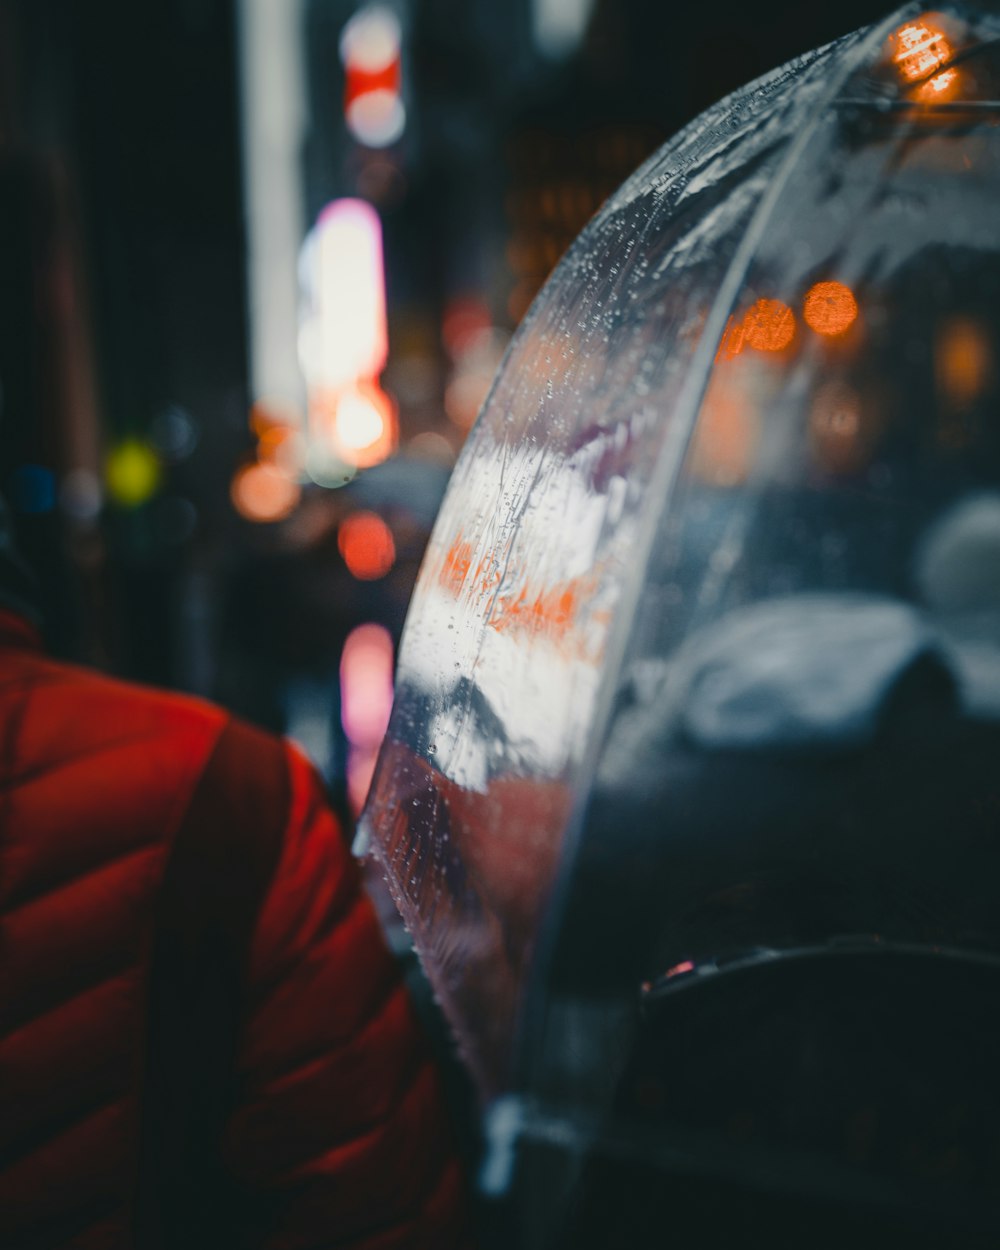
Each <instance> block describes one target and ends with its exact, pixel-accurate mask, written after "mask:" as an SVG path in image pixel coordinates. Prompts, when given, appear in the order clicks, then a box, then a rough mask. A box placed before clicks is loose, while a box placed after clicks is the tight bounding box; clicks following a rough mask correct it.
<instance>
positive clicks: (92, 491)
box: [59, 468, 104, 522]
mask: <svg viewBox="0 0 1000 1250" xmlns="http://www.w3.org/2000/svg"><path fill="white" fill-rule="evenodd" d="M103 499H104V495H103V491H102V490H101V481H100V478H99V477H98V476H97V474H96V473H95V472H94V471H93V470H92V469H83V468H80V469H70V471H69V472H68V473H67V474H66V476H65V477H64V478H63V480H62V482H61V483H60V486H59V505H60V507H61V508H62V510H63V512H65V513H66V515H67V516H68V517H72V519H73V520H74V521H83V522H86V521H93V520H95V519H96V518H97V516H98V515H99V513H100V511H101V504H102V503H103Z"/></svg>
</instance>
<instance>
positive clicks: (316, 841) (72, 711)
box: [0, 613, 465, 1250]
mask: <svg viewBox="0 0 1000 1250" xmlns="http://www.w3.org/2000/svg"><path fill="white" fill-rule="evenodd" d="M231 725H232V722H231V721H230V720H229V718H228V717H227V715H226V714H225V713H224V712H222V711H221V710H219V709H217V708H214V707H212V706H210V705H207V704H204V703H200V702H198V701H195V700H192V699H188V698H182V697H179V696H174V695H168V694H160V693H154V692H151V691H148V690H143V689H139V688H136V687H133V686H130V685H126V684H124V683H120V682H116V681H112V680H109V679H107V678H104V677H101V676H98V675H96V674H92V673H89V672H87V671H85V670H82V669H76V668H73V667H70V666H67V665H64V664H60V663H55V662H52V661H50V660H48V659H46V658H45V657H44V656H43V655H42V654H41V652H40V650H39V648H38V645H37V640H36V639H35V638H34V635H33V633H32V631H31V629H30V627H28V626H26V625H24V624H23V623H21V622H19V621H18V619H17V618H15V617H12V616H10V615H8V614H4V613H0V1246H2V1247H3V1248H4V1250H15V1248H17V1247H24V1248H25V1250H27V1248H29V1247H30V1248H32V1250H34V1248H35V1247H42V1246H46V1247H50V1246H51V1247H55V1246H59V1247H73V1248H74V1250H85V1248H86V1250H91V1248H92V1250H98V1248H99V1247H100V1248H101V1250H112V1248H115V1250H119V1248H122V1250H124V1248H125V1247H134V1246H146V1245H152V1244H154V1243H157V1244H160V1245H162V1244H166V1240H167V1239H164V1238H163V1237H162V1236H158V1235H156V1234H155V1229H154V1230H153V1231H143V1228H144V1225H143V1218H142V1208H143V1205H144V1203H145V1199H144V1198H143V1196H142V1195H143V1192H144V1189H143V1186H144V1185H145V1187H146V1189H147V1190H148V1189H150V1188H152V1189H153V1190H155V1189H156V1188H157V1185H158V1183H159V1179H160V1178H159V1177H158V1176H157V1175H153V1177H152V1181H151V1180H150V1177H149V1176H148V1175H145V1176H144V1169H145V1170H146V1171H147V1172H153V1173H155V1171H156V1160H158V1159H159V1160H160V1162H162V1156H163V1155H164V1153H165V1152H166V1153H169V1150H170V1149H171V1146H170V1144H169V1142H167V1144H166V1145H165V1141H166V1139H167V1138H169V1137H170V1135H171V1134H176V1133H177V1132H178V1131H180V1132H181V1133H182V1134H183V1132H184V1131H186V1130H185V1128H184V1122H183V1117H181V1118H180V1121H178V1117H177V1116H175V1117H174V1122H172V1121H171V1111H172V1107H173V1101H172V1100H173V1098H174V1093H173V1092H171V1091H169V1089H168V1092H166V1093H165V1092H164V1089H160V1088H157V1082H159V1081H160V1079H161V1076H163V1070H164V1068H169V1067H170V1065H171V1063H172V1059H173V1048H174V1047H175V1045H176V1046H177V1047H179V1048H180V1049H182V1050H183V1049H185V1048H186V1052H187V1057H186V1058H185V1059H184V1063H187V1064H189V1065H190V1064H191V1063H193V1064H194V1065H195V1067H197V1065H198V1064H203V1063H204V1064H208V1067H207V1069H206V1070H207V1071H212V1067H211V1065H212V1063H214V1062H215V1061H214V1060H212V1059H211V1056H210V1055H209V1057H208V1058H205V1055H206V1054H208V1052H210V1051H211V1048H212V1046H213V1045H214V1043H213V1040H212V1037H211V1032H212V1029H213V1028H216V1027H217V1026H216V1025H215V1024H213V1023H212V1022H211V1021H208V1022H207V1023H206V1020H205V1019H203V1018H202V1015H201V1008H200V1006H199V1005H198V999H197V995H196V994H194V995H192V993H189V992H188V989H186V988H185V985H186V982H185V977H187V979H188V980H192V976H190V975H189V973H190V969H188V971H187V972H185V970H184V960H185V959H186V958H187V956H185V955H183V951H182V956H181V959H180V963H178V962H177V952H176V949H175V950H174V954H173V959H174V963H173V964H171V962H170V955H169V951H168V954H167V955H165V956H164V958H163V961H162V965H158V964H157V955H156V951H157V950H158V949H159V948H158V945H157V943H158V942H159V941H160V935H158V926H159V925H160V919H159V918H160V917H161V916H162V915H163V912H164V909H163V899H164V895H165V892H167V886H166V885H165V882H168V883H169V891H170V892H171V895H172V899H173V901H172V903H171V914H172V915H173V916H174V918H175V919H176V917H177V916H180V917H181V921H180V927H181V929H182V930H183V929H184V927H185V925H187V923H188V920H189V919H190V917H191V916H194V917H195V918H197V912H198V910H199V899H203V898H204V894H203V893H202V894H199V893H198V891H199V889H200V888H201V887H200V886H199V885H198V883H196V882H194V883H192V882H189V881H188V880H187V879H186V878H185V875H184V870H183V867H182V865H181V864H180V862H179V855H180V847H179V845H176V846H175V843H177V844H179V842H180V840H181V838H182V837H184V836H186V837H188V839H189V840H192V839H194V838H195V835H194V834H193V833H192V830H191V829H190V828H188V831H187V834H184V833H183V832H181V833H179V832H178V831H183V830H184V829H185V828H187V827H188V825H189V824H190V822H189V820H188V817H189V815H190V813H191V812H192V811H193V809H194V807H195V802H194V798H193V796H195V794H196V788H197V787H198V786H199V785H200V786H201V790H200V792H198V802H197V807H198V810H199V812H200V826H199V827H200V828H201V830H202V831H204V830H205V828H209V829H210V830H211V821H212V820H213V819H218V820H219V821H221V822H222V823H223V824H225V823H226V822H227V820H229V823H232V821H231V820H230V817H232V818H233V819H235V820H236V821H237V822H238V821H239V820H240V819H241V818H242V819H244V820H245V821H247V822H249V823H252V821H253V819H254V818H255V812H256V810H257V806H259V805H260V804H261V803H263V804H264V805H267V804H270V805H271V806H272V807H273V806H274V805H275V803H276V802H277V801H278V797H280V807H279V809H278V810H280V811H283V812H284V813H285V814H284V818H283V820H282V821H279V822H278V835H277V836H276V837H275V839H274V855H273V857H272V861H271V862H270V863H269V864H268V866H267V877H266V884H264V885H263V886H262V888H261V891H260V899H262V902H261V901H260V900H258V902H259V907H255V908H254V912H253V915H252V917H251V919H250V921H249V922H248V926H247V944H246V947H245V948H244V949H245V951H249V955H248V958H247V959H246V960H244V961H243V964H244V966H243V969H242V971H243V973H244V975H243V976H242V977H240V976H234V978H233V979H234V980H242V985H241V986H240V987H239V991H238V993H239V1004H240V1006H239V1017H238V1025H237V1026H236V1028H235V1029H234V1033H233V1046H234V1048H235V1052H236V1053H235V1056H234V1055H233V1054H232V1053H231V1052H230V1053H229V1054H228V1055H225V1054H224V1055H223V1059H224V1060H226V1061H228V1062H229V1066H230V1068H231V1075H232V1081H231V1083H230V1085H229V1090H230V1093H231V1097H230V1094H229V1093H227V1095H226V1097H227V1100H228V1101H227V1102H226V1107H225V1114H224V1116H223V1117H222V1119H221V1120H220V1125H221V1128H220V1132H219V1134H218V1137H219V1139H220V1141H219V1142H218V1143H206V1142H205V1141H203V1140H200V1139H198V1138H197V1136H195V1137H194V1138H193V1139H192V1141H190V1142H187V1143H184V1142H181V1143H180V1145H179V1146H177V1143H174V1145H175V1146H177V1150H178V1151H179V1155H180V1157H181V1158H182V1159H187V1158H190V1157H194V1155H197V1154H198V1153H199V1152H203V1153H205V1154H206V1157H208V1156H211V1157H212V1158H213V1159H216V1161H217V1164H218V1177H219V1186H220V1189H223V1188H224V1189H226V1192H227V1194H228V1196H229V1198H231V1199H232V1205H231V1206H230V1208H229V1211H230V1214H231V1216H232V1224H231V1226H229V1229H230V1231H229V1232H226V1231H223V1232H222V1233H221V1235H219V1236H216V1237H215V1239H214V1241H213V1244H214V1245H216V1246H218V1247H219V1250H222V1247H224V1246H229V1245H238V1244H239V1245H243V1244H246V1245H255V1246H266V1247H275V1248H278V1247H288V1248H289V1250H291V1248H296V1250H297V1248H300V1247H301V1248H302V1250H305V1248H307V1247H309V1248H312V1247H316V1248H317V1250H318V1248H319V1247H332V1246H337V1247H365V1248H367V1250H393V1248H396V1247H426V1248H428V1250H429V1248H430V1247H434V1248H435V1250H447V1247H449V1246H455V1245H458V1244H460V1243H462V1242H463V1241H464V1238H465V1230H464V1227H463V1204H462V1197H461V1188H462V1185H461V1178H460V1174H459V1168H458V1165H457V1162H456V1159H455V1156H454V1153H453V1146H452V1142H451V1137H450V1133H449V1129H448V1126H447V1123H446V1118H445V1115H444V1112H443V1108H442V1103H441V1096H440V1090H439V1085H438V1078H437V1075H436V1072H435V1069H434V1067H433V1066H432V1063H431V1061H430V1058H429V1056H428V1053H427V1051H426V1049H425V1046H424V1044H423V1042H422V1040H421V1037H420V1034H419V1031H418V1029H417V1027H416V1025H415V1022H414V1019H413V1016H412V1012H411V1007H410V1004H409V1001H408V999H407V997H406V994H405V992H404V990H403V988H402V986H401V984H400V981H399V979H398V976H397V973H396V970H395V967H394V964H393V962H392V960H391V957H390V955H389V954H388V952H387V951H386V949H385V947H384V945H383V943H382V941H381V939H380V936H379V933H378V930H377V925H376V920H375V917H374V914H373V912H372V908H371V906H370V904H369V903H368V902H367V900H366V899H365V898H364V896H363V895H362V893H361V891H360V888H359V882H358V876H357V872H356V869H355V866H354V864H353V862H352V861H351V859H350V856H349V853H348V851H347V850H346V848H345V846H344V843H343V839H342V837H341V832H340V829H339V828H338V825H337V822H336V819H335V817H334V816H333V814H332V813H331V811H330V809H329V808H328V806H327V805H326V802H325V800H324V797H323V794H322V791H321V789H320V785H319V783H318V781H317V779H316V777H315V775H314V773H313V771H312V769H311V768H310V766H309V765H308V764H307V763H306V761H305V760H304V759H303V758H302V757H301V756H300V755H299V754H298V753H297V752H296V751H295V750H294V749H293V748H292V747H290V746H288V745H287V744H285V745H283V746H278V745H277V743H276V740H274V739H271V738H267V737H266V736H265V735H260V734H256V739H255V740H256V745H257V754H258V757H259V758H260V759H263V760H266V759H268V758H269V759H271V760H272V761H274V760H275V759H276V760H277V761H278V769H277V773H274V770H273V769H272V773H273V777H271V778H270V779H269V777H268V776H267V775H258V774H259V773H260V770H255V772H254V775H249V774H248V767H245V768H244V769H243V773H244V775H242V776H241V775H240V772H239V769H238V768H237V769H234V768H232V767H230V768H229V770H228V772H223V773H222V774H219V772H218V769H215V771H214V772H211V771H210V770H209V762H210V760H212V758H213V755H214V754H217V753H218V750H220V749H221V748H220V746H219V744H220V743H221V742H224V741H227V740H228V739H227V737H226V732H227V728H228V727H229V726H231ZM242 732H243V733H244V736H246V734H250V735H253V734H255V731H250V730H244V731H242ZM268 753H270V754H268ZM264 773H265V774H266V769H265V770H264ZM278 774H280V776H279V775H278ZM219 775H222V776H223V777H229V779H230V780H229V782H228V783H227V784H226V785H221V786H220V785H219V784H218V783H217V782H216V781H211V780H209V781H206V778H211V777H217V776H219ZM274 778H277V780H276V781H275V780H274ZM276 787H277V789H279V790H283V794H282V795H281V796H276V792H275V791H276ZM206 790H207V791H208V793H206ZM241 814H242V815H241ZM206 822H208V823H207V824H206ZM282 826H283V828H282ZM237 835H238V830H237ZM195 840H196V839H195ZM220 845H222V846H224V845H225V839H222V840H221V842H220ZM231 845H232V846H235V847H236V848H237V851H236V854H235V855H232V854H231V855H230V858H231V860H232V863H230V864H226V863H220V864H219V865H216V867H217V868H219V867H221V869H223V870H224V871H222V872H221V873H219V874H217V876H216V887H218V884H219V882H222V891H223V894H224V893H225V889H226V882H227V881H229V880H230V876H229V875H228V874H230V872H231V873H232V879H234V880H235V879H236V878H237V877H238V876H239V870H240V860H239V856H240V854H241V852H240V851H239V843H238V840H236V841H232V842H231ZM254 854H255V852H254V850H253V848H248V849H247V852H246V855H247V857H248V858H252V857H253V855H254ZM190 858H191V857H190V855H189V856H188V860H187V861H185V862H189V861H190ZM171 874H172V875H171ZM235 893H238V891H236V892H235ZM223 901H224V902H225V900H223ZM212 923H213V920H212V917H211V916H209V917H208V921H207V926H208V927H207V929H205V927H204V926H203V929H204V931H205V932H207V933H209V935H211V933H212V928H211V926H212ZM175 946H176V944H175ZM195 954H196V956H197V952H196V953H195ZM197 957H198V958H200V956H197ZM194 963H195V972H194V974H193V981H194V982H197V980H198V975H199V974H198V971H197V968H198V967H200V965H197V963H196V959H195V960H194ZM157 967H160V971H159V972H157ZM178 969H180V970H178ZM219 975H220V974H219V973H217V972H211V973H210V974H206V976H207V980H206V981H205V984H206V985H208V986H209V990H204V989H203V992H204V993H206V994H208V995H209V997H211V988H210V987H211V986H212V984H213V981H212V978H213V977H217V976H219ZM171 977H173V978H174V981H176V982H177V984H174V982H173V981H171ZM158 978H159V980H158ZM164 987H165V988H164ZM222 997H225V995H222ZM185 1003H186V1004H187V1007H186V1008H185V1014H187V1013H189V1014H187V1018H184V1019H173V1020H171V1019H170V1018H169V1017H170V1015H171V1012H174V1014H175V1015H176V1014H180V1013H181V1008H180V1007H179V1006H178V1004H180V1005H183V1004H185ZM157 1011H159V1015H157ZM211 1011H212V1006H211V1002H209V1003H208V1004H207V1006H206V1012H205V1014H206V1015H208V1016H210V1015H211ZM151 1021H152V1023H150V1022H151ZM161 1026H162V1027H161ZM222 1045H223V1050H224V1049H225V1039H223V1043H222ZM164 1052H166V1053H164ZM182 1069H183V1065H182ZM215 1070H216V1071H218V1070H219V1069H218V1067H217V1066H216V1069H215ZM202 1075H203V1076H204V1072H203V1073H202ZM168 1076H169V1073H168ZM176 1078H177V1074H176V1073H174V1080H175V1084H176ZM163 1079H164V1080H166V1079H167V1077H163ZM215 1083H216V1084H219V1082H215ZM200 1097H201V1095H199V1098H200ZM183 1100H184V1099H183V1091H181V1099H180V1101H181V1102H183ZM195 1101H196V1102H197V1101H198V1100H197V1099H196V1100H195ZM207 1101H209V1102H210V1101H212V1091H211V1090H209V1091H208V1092H207ZM188 1111H189V1119H190V1122H191V1124H193V1125H195V1126H197V1125H199V1124H201V1128H202V1131H204V1125H205V1124H206V1123H209V1124H210V1123H211V1118H210V1117H209V1118H208V1119H207V1120H202V1121H199V1119H198V1115H199V1108H198V1107H197V1106H195V1107H194V1108H193V1109H192V1108H189V1109H188ZM178 1122H180V1129H178ZM151 1139H152V1140H151ZM216 1145H218V1149H217V1150H216V1149H215V1146H216ZM185 1152H186V1153H185ZM151 1160H152V1161H153V1164H151V1163H150V1161H151ZM144 1161H145V1162H144ZM183 1197H184V1195H183V1194H181V1201H180V1205H181V1206H183ZM158 1201H159V1202H160V1204H161V1208H162V1204H164V1203H166V1204H167V1205H168V1206H169V1204H170V1203H171V1196H170V1193H169V1191H168V1192H166V1193H160V1194H159V1197H158ZM146 1205H147V1207H148V1205H149V1204H146ZM155 1205H156V1204H155V1201H154V1203H153V1209H155ZM161 1214H162V1209H161ZM168 1214H169V1213H168ZM146 1219H147V1226H148V1210H147V1215H146ZM154 1224H155V1219H154ZM221 1227H222V1228H223V1229H224V1230H225V1229H226V1228H227V1225H226V1224H225V1222H223V1224H222V1226H221ZM137 1228H138V1230H139V1231H138V1232H137V1231H136V1230H137ZM230 1234H231V1235H230ZM180 1235H181V1237H183V1234H180Z"/></svg>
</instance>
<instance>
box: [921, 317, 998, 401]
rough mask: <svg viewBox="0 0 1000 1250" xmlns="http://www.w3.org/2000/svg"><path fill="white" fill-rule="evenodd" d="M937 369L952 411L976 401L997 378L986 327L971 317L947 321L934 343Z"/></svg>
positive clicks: (940, 384) (941, 385) (935, 367)
mask: <svg viewBox="0 0 1000 1250" xmlns="http://www.w3.org/2000/svg"><path fill="white" fill-rule="evenodd" d="M934 370H935V373H936V375H937V382H938V389H939V390H940V391H941V393H942V395H943V396H944V398H945V399H946V400H947V402H948V405H949V406H950V407H951V408H952V409H955V408H964V407H966V406H967V405H968V404H970V403H971V402H972V401H973V400H974V399H976V398H977V396H979V395H980V394H981V393H982V392H983V391H984V390H985V389H986V386H987V384H988V383H989V381H990V379H991V378H992V376H993V346H992V343H991V342H990V336H989V334H988V333H987V330H986V328H985V326H983V325H981V324H980V323H979V322H977V321H973V320H972V319H971V318H970V317H954V318H952V319H951V320H949V321H946V322H945V323H944V324H943V325H942V326H941V328H940V329H939V331H938V333H937V336H936V338H935V342H934Z"/></svg>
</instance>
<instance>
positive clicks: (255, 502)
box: [229, 463, 302, 522]
mask: <svg viewBox="0 0 1000 1250" xmlns="http://www.w3.org/2000/svg"><path fill="white" fill-rule="evenodd" d="M229 495H230V498H231V499H232V502H233V507H234V508H235V509H236V511H237V512H238V513H239V514H240V516H241V517H243V519H244V520H245V521H256V522H269V521H281V520H284V518H285V517H286V516H288V515H289V514H290V513H291V512H293V511H294V509H295V507H296V505H297V504H298V502H299V499H300V498H301V495H302V490H301V487H300V486H299V484H298V483H297V482H295V481H292V480H291V479H289V478H288V477H287V476H286V475H285V474H284V473H282V472H280V471H279V470H277V469H275V468H274V467H273V466H271V465H269V464H259V463H258V464H247V465H243V467H242V468H239V469H237V470H236V473H235V474H234V476H233V480H232V483H231V485H230V488H229Z"/></svg>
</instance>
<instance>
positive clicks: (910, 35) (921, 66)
mask: <svg viewBox="0 0 1000 1250" xmlns="http://www.w3.org/2000/svg"><path fill="white" fill-rule="evenodd" d="M892 46H893V49H894V51H893V58H892V59H893V60H894V61H895V63H896V66H897V68H898V69H899V72H900V74H902V76H903V77H904V78H905V79H906V81H907V82H917V81H918V80H919V79H921V78H926V76H927V75H928V74H931V73H933V72H934V70H936V69H940V67H941V66H942V65H944V63H945V62H946V61H947V60H948V59H949V58H950V57H951V55H952V47H951V44H950V43H949V42H948V40H947V39H946V38H945V37H944V35H943V33H942V32H941V31H940V30H936V29H935V28H934V27H933V26H929V25H928V24H927V23H926V22H909V23H907V25H906V26H901V27H900V29H899V30H898V31H897V32H896V34H895V35H893V37H892Z"/></svg>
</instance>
